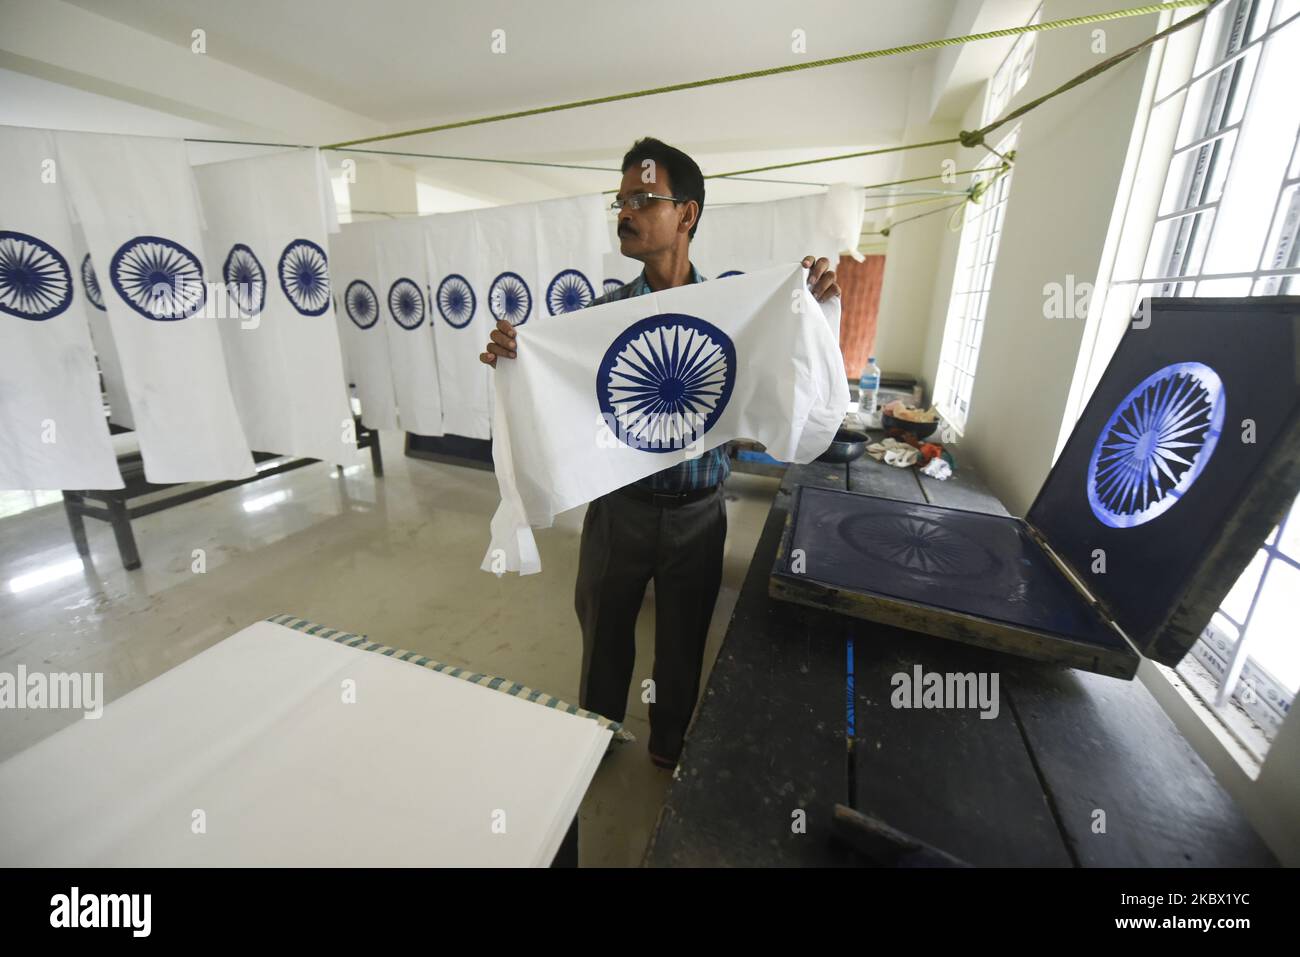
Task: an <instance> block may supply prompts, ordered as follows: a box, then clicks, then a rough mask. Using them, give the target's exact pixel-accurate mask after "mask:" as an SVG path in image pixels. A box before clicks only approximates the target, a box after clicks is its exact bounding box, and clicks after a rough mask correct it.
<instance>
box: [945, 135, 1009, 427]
mask: <svg viewBox="0 0 1300 957" xmlns="http://www.w3.org/2000/svg"><path fill="white" fill-rule="evenodd" d="M1017 132H1018V130H1017V131H1013V132H1012V133H1011V135H1010V136H1008V137H1007V138H1006V139H1004V140H1003V141H1002V142H1000V143H998V145H997V146H996V147H994V149H996V150H997V152H998V153H1001V154H1002V155H1003V156H1005V155H1007V153H1009V152H1010V151H1011V150H1013V149H1015V147H1016V133H1017ZM996 164H997V160H996V158H995V157H994V156H993V154H992V153H987V152H986V153H985V154H984V157H983V159H982V160H981V161H980V163H979V165H980V166H981V167H985V166H994V165H996ZM1011 175H1012V174H1011V173H1010V172H1007V173H1005V174H1003V175H1002V176H997V177H996V178H994V174H993V173H976V174H974V175H973V176H972V179H973V180H979V179H991V184H990V185H989V187H988V188H987V190H986V191H985V193H984V196H983V198H982V200H981V201H980V202H979V203H977V204H968V205H967V207H966V222H965V224H964V225H963V226H962V231H961V246H960V249H959V251H958V254H957V271H956V273H955V275H954V276H953V290H952V298H951V299H950V300H949V303H948V319H947V322H946V324H945V325H944V332H943V348H942V350H941V352H940V353H939V369H938V375H937V377H936V379H937V381H936V382H935V389H934V401H935V405H937V406H938V408H939V410H940V411H941V412H942V413H943V416H944V418H945V419H946V420H947V421H948V422H949V423H950V424H951V425H952V426H953V427H954V428H956V429H957V430H958V431H959V432H960V431H961V430H963V429H964V428H965V427H966V417H967V415H968V414H969V413H970V397H971V390H972V388H973V387H974V385H975V364H976V362H977V361H978V360H979V354H980V340H981V339H982V338H983V335H984V322H985V317H986V315H987V312H988V302H989V289H990V288H991V287H992V285H993V268H994V266H995V265H996V264H997V258H998V243H999V242H1000V241H1001V239H1002V220H1003V217H1004V216H1005V214H1006V205H1007V195H1008V193H1009V192H1010V190H1011Z"/></svg>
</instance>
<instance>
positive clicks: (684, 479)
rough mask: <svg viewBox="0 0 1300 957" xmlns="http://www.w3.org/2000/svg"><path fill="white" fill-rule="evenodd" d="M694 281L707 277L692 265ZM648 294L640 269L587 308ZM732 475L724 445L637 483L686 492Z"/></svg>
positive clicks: (719, 481)
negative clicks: (638, 273)
mask: <svg viewBox="0 0 1300 957" xmlns="http://www.w3.org/2000/svg"><path fill="white" fill-rule="evenodd" d="M691 282H704V277H703V276H702V275H700V271H699V270H698V269H696V268H695V264H694V263H691ZM648 292H653V290H652V289H651V288H650V283H649V282H647V281H646V278H645V270H644V269H642V270H641V275H639V276H637V277H636V278H635V279H633V280H632V281H631V282H629V283H626V284H625V285H623V286H620V287H619V288H618V289H615V290H614V291H613V292H607V293H605V295H603V296H601V297H600V298H599V299H594V300H592V301H591V302H590V303H588V305H591V306H599V305H601V304H602V303H606V302H617V301H619V300H621V299H631V298H632V297H633V296H644V295H645V294H646V293H648ZM730 474H731V463H730V462H729V461H728V460H727V447H726V445H725V444H723V445H719V446H718V447H717V448H712V449H709V450H708V451H707V452H705V453H704V454H703V455H701V456H699V457H697V458H693V459H687V460H686V461H684V462H679V463H678V464H676V465H670V466H668V468H666V469H661V470H660V471H658V472H655V473H654V474H653V475H647V476H646V477H645V478H643V479H641V480H639V481H637V482H635V483H634V484H635V485H639V486H641V487H642V488H647V489H650V490H652V491H655V492H686V491H691V490H693V489H701V488H711V487H713V486H714V485H718V484H719V483H721V482H723V481H724V480H725V479H726V478H727V476H728V475H730Z"/></svg>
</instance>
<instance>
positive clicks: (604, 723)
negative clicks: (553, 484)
mask: <svg viewBox="0 0 1300 957" xmlns="http://www.w3.org/2000/svg"><path fill="white" fill-rule="evenodd" d="M266 620H267V621H269V622H271V623H272V624H274V625H283V626H284V627H286V628H292V629H293V630H294V631H300V632H302V633H303V634H304V635H314V636H315V637H317V638H324V639H326V640H327V641H333V642H336V643H338V644H340V645H347V646H348V647H349V648H359V649H361V650H362V651H373V652H375V653H377V654H381V655H385V656H386V657H389V658H396V659H397V660H398V661H407V662H410V663H411V664H413V665H418V666H419V667H421V668H428V669H430V670H431V671H437V672H440V673H441V674H444V675H449V676H451V677H452V678H459V679H460V680H461V681H468V682H470V683H472V684H476V685H478V686H480V687H482V688H490V689H491V690H492V691H499V692H501V693H502V694H508V695H510V696H511V697H513V698H523V699H524V700H525V701H531V702H533V704H538V705H541V706H542V707H543V708H554V709H555V710H556V711H563V712H564V713H565V714H574V715H577V716H578V717H580V718H590V719H591V720H593V721H595V722H596V723H597V724H599V725H600V726H601V727H602V728H607V729H608V730H609V731H611V732H613V735H614V737H613V739H612V741H611V743H614V742H617V743H620V744H625V743H631V742H633V741H635V740H636V736H635V735H633V734H632V732H631V731H628V730H627V729H625V728H624V727H623V725H622V724H621V723H620V722H618V721H611V720H610V719H609V718H606V717H605V716H604V715H600V714H596V712H594V711H588V710H586V709H585V708H579V707H578V706H577V705H576V704H569V703H568V702H567V701H563V700H561V699H560V698H557V697H555V696H554V695H549V694H546V693H545V692H543V691H537V690H535V689H533V688H529V687H527V686H525V685H521V684H519V682H517V681H513V682H512V681H509V680H507V679H505V678H499V677H497V676H495V675H485V674H480V673H479V672H477V671H470V670H469V669H468V668H457V667H456V666H455V665H449V664H446V663H445V662H441V661H436V660H435V659H433V658H429V657H428V656H426V655H420V654H416V653H415V652H414V651H404V650H403V649H401V648H390V647H389V646H388V645H384V644H380V643H379V642H377V641H371V640H370V639H369V638H368V637H367V636H365V635H354V634H352V633H351V632H347V631H337V630H336V629H334V628H326V627H325V626H324V625H318V624H316V623H315V622H311V621H308V620H307V619H305V618H298V617H297V616H295V615H272V616H271V617H269V618H267V619H266Z"/></svg>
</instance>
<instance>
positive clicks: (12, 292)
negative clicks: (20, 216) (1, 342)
mask: <svg viewBox="0 0 1300 957" xmlns="http://www.w3.org/2000/svg"><path fill="white" fill-rule="evenodd" d="M71 303H72V270H71V269H69V268H68V261H67V260H66V259H64V258H63V254H62V253H60V252H59V251H58V250H57V249H55V248H54V247H53V246H51V245H50V244H49V243H47V242H45V241H44V240H41V239H37V238H36V237H35V236H29V235H27V234H26V233H16V232H12V231H10V230H7V229H6V230H3V231H0V312H7V313H9V315H11V316H17V317H18V318H19V319H31V320H33V321H35V322H43V321H44V320H46V319H53V318H54V317H55V316H57V315H58V314H59V313H61V312H63V310H65V309H67V308H68V306H69V305H70V304H71Z"/></svg>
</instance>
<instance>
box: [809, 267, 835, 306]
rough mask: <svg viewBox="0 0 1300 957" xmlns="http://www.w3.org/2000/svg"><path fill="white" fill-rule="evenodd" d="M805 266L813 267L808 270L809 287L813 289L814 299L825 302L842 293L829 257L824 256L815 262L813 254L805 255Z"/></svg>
mask: <svg viewBox="0 0 1300 957" xmlns="http://www.w3.org/2000/svg"><path fill="white" fill-rule="evenodd" d="M803 266H804V267H805V268H807V267H809V266H811V267H812V268H811V269H810V270H809V271H808V288H809V289H811V290H812V294H813V298H814V299H816V300H817V301H818V302H825V301H826V300H827V299H829V298H831V297H832V296H838V295H839V294H840V286H839V283H837V282H836V281H835V270H834V269H832V268H831V261H830V260H829V259H827V258H826V257H825V256H823V257H822V258H821V259H818V260H816V261H815V262H814V261H813V257H812V256H804V257H803Z"/></svg>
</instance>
